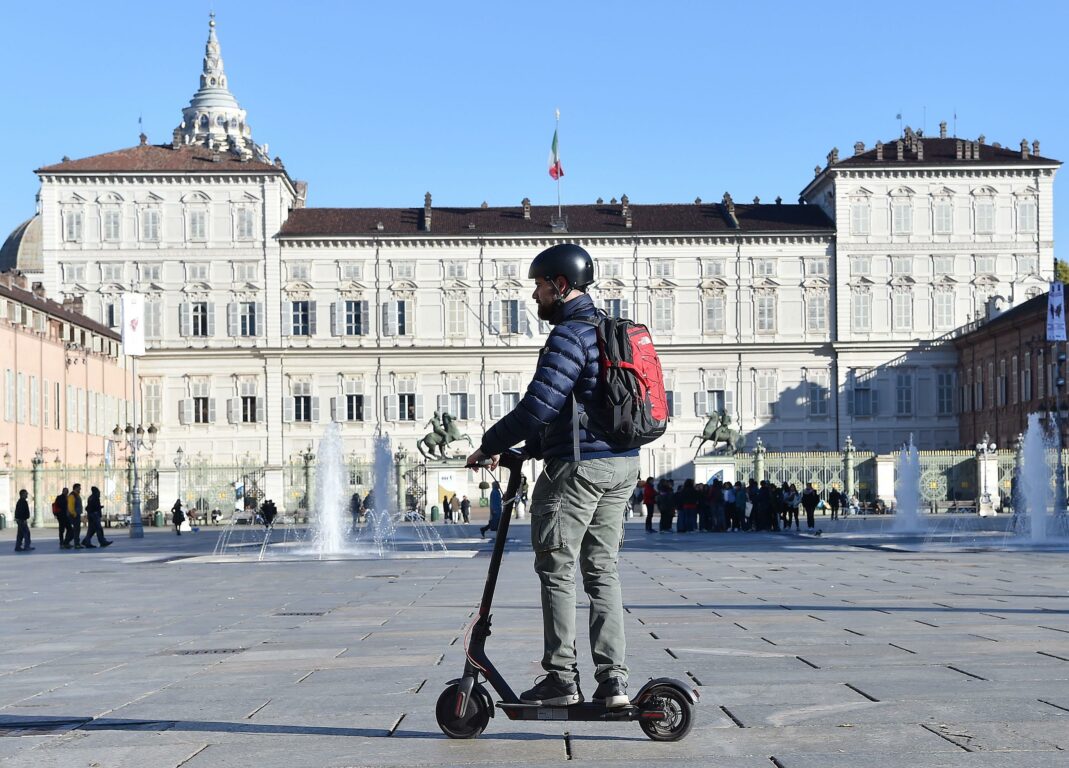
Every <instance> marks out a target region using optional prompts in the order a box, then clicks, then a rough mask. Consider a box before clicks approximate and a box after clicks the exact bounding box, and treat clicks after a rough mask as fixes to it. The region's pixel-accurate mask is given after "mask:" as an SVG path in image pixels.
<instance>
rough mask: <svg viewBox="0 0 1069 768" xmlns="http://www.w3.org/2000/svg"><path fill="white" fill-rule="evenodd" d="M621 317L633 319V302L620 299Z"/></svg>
mask: <svg viewBox="0 0 1069 768" xmlns="http://www.w3.org/2000/svg"><path fill="white" fill-rule="evenodd" d="M620 317H626V318H628V319H630V318H631V302H630V300H628V299H620Z"/></svg>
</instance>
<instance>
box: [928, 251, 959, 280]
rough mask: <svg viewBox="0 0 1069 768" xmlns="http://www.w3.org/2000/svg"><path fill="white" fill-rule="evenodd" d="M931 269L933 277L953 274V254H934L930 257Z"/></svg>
mask: <svg viewBox="0 0 1069 768" xmlns="http://www.w3.org/2000/svg"><path fill="white" fill-rule="evenodd" d="M932 270H933V271H934V273H935V274H934V276H935V277H943V276H953V274H954V257H953V256H936V257H935V258H933V259H932Z"/></svg>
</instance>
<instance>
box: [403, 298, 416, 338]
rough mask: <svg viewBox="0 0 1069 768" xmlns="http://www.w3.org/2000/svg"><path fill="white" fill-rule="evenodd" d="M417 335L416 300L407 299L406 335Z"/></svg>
mask: <svg viewBox="0 0 1069 768" xmlns="http://www.w3.org/2000/svg"><path fill="white" fill-rule="evenodd" d="M415 335H416V302H414V301H413V300H412V299H405V336H415Z"/></svg>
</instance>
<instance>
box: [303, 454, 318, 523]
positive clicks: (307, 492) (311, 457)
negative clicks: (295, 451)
mask: <svg viewBox="0 0 1069 768" xmlns="http://www.w3.org/2000/svg"><path fill="white" fill-rule="evenodd" d="M315 458H316V455H315V454H314V453H313V452H312V446H308V448H306V449H305V451H304V453H302V454H301V459H302V460H303V461H304V516H305V518H307V519H310V518H311V515H312V462H313V461H315Z"/></svg>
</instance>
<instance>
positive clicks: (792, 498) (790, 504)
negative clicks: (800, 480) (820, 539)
mask: <svg viewBox="0 0 1069 768" xmlns="http://www.w3.org/2000/svg"><path fill="white" fill-rule="evenodd" d="M801 503H802V494H800V493H798V486H796V485H795V484H794V483H791V485H790V487H789V488H788V489H787V522H786V523H785V525H786V527H787V529H788V530H790V527H791V521H792V520H793V521H794V530H796V531H800V530H801V526H800V525H799V523H798V505H799V504H801Z"/></svg>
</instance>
